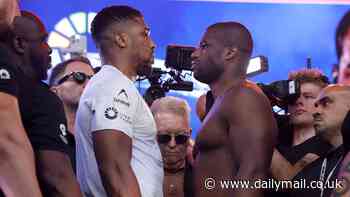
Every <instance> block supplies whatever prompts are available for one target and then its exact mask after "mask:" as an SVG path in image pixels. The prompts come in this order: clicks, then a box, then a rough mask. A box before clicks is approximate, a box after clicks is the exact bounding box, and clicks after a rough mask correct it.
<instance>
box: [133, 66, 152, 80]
mask: <svg viewBox="0 0 350 197" xmlns="http://www.w3.org/2000/svg"><path fill="white" fill-rule="evenodd" d="M136 73H137V75H138V76H141V77H142V76H146V77H148V76H150V75H151V73H152V66H151V64H142V65H140V66H139V67H138V69H137V71H136Z"/></svg>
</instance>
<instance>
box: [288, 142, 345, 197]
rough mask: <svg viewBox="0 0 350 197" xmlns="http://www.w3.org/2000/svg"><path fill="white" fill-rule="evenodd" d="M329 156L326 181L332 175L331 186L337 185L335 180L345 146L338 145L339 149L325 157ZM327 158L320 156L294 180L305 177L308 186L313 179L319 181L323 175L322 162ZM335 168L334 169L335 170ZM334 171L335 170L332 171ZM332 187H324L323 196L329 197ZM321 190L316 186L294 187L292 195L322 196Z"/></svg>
mask: <svg viewBox="0 0 350 197" xmlns="http://www.w3.org/2000/svg"><path fill="white" fill-rule="evenodd" d="M325 158H327V164H326V171H325V173H324V177H325V178H324V182H325V181H326V179H327V177H328V176H330V178H329V181H330V184H329V186H330V187H335V180H336V177H337V174H338V171H339V169H340V166H341V165H340V164H341V160H342V158H343V146H340V147H338V148H337V149H335V150H333V151H331V152H330V153H328V154H327V156H326V157H325ZM325 158H319V159H317V160H316V161H314V162H312V163H311V164H309V165H307V166H306V167H305V168H304V169H303V170H302V171H300V172H299V173H298V174H297V175H296V176H295V177H294V178H293V181H300V180H303V179H305V182H306V186H310V184H311V181H319V180H320V175H321V168H322V164H323V163H324V159H325ZM333 169H334V170H333ZM332 171H333V172H332ZM333 190H334V189H332V188H326V189H324V193H323V197H328V196H330V195H331V193H332V191H333ZM320 194H321V190H320V189H318V188H316V189H312V188H308V189H306V188H303V189H295V188H294V189H293V190H291V192H290V196H292V197H294V196H295V197H304V196H305V197H313V196H317V197H318V196H320Z"/></svg>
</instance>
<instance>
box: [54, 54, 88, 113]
mask: <svg viewBox="0 0 350 197" xmlns="http://www.w3.org/2000/svg"><path fill="white" fill-rule="evenodd" d="M73 72H81V73H84V74H86V75H87V76H92V75H93V74H94V71H93V70H92V68H91V66H90V65H88V64H86V63H83V62H80V61H75V62H71V63H69V64H68V65H67V67H66V69H65V71H64V73H63V74H62V75H61V77H60V79H61V78H63V77H65V76H68V75H70V74H71V73H73ZM88 80H89V79H88V78H86V80H85V81H84V82H83V83H82V84H79V83H78V82H77V81H76V80H75V79H74V77H73V76H72V75H71V76H70V77H69V78H68V79H67V80H66V81H64V82H63V83H62V84H60V85H58V86H56V89H57V91H56V92H57V94H58V96H59V97H60V98H61V100H62V101H63V103H64V104H65V105H68V106H71V107H73V108H75V107H78V104H79V100H80V96H81V94H82V93H83V90H84V88H85V86H86V84H87V82H88Z"/></svg>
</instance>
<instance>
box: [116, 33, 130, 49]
mask: <svg viewBox="0 0 350 197" xmlns="http://www.w3.org/2000/svg"><path fill="white" fill-rule="evenodd" d="M114 41H115V42H116V43H117V45H118V46H119V47H120V48H125V47H126V46H127V43H128V36H127V35H126V34H125V33H116V34H115V35H114Z"/></svg>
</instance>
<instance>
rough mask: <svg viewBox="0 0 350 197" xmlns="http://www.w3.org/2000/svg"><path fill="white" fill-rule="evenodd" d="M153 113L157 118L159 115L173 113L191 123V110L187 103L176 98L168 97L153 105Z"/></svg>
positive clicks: (158, 100)
mask: <svg viewBox="0 0 350 197" xmlns="http://www.w3.org/2000/svg"><path fill="white" fill-rule="evenodd" d="M151 111H152V113H153V115H154V116H155V115H156V114H158V113H171V114H175V115H179V116H182V117H184V118H186V119H187V120H188V121H189V122H190V113H191V108H190V106H189V105H188V103H187V101H186V100H185V99H182V98H178V97H174V96H166V97H162V98H159V99H157V100H155V101H154V102H153V103H152V106H151Z"/></svg>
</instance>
